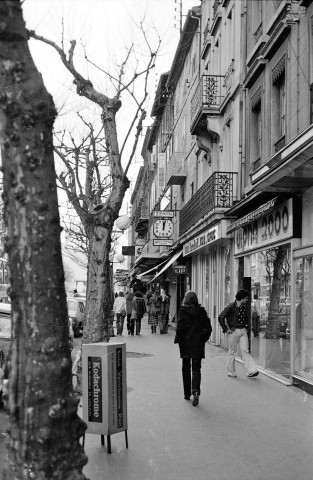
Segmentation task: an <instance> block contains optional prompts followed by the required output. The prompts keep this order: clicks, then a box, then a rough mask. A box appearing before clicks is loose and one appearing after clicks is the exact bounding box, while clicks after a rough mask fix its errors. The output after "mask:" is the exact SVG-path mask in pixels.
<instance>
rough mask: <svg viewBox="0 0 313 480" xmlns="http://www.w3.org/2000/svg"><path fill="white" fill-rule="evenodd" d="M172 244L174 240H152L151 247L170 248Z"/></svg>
mask: <svg viewBox="0 0 313 480" xmlns="http://www.w3.org/2000/svg"><path fill="white" fill-rule="evenodd" d="M173 243H174V240H172V239H168V240H166V239H160V240H155V239H154V240H153V245H154V246H155V247H160V246H163V247H165V246H166V247H171V246H172V245H173Z"/></svg>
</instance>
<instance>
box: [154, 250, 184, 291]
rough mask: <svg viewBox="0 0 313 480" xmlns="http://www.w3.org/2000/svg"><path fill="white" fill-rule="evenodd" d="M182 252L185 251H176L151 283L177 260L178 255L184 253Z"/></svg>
mask: <svg viewBox="0 0 313 480" xmlns="http://www.w3.org/2000/svg"><path fill="white" fill-rule="evenodd" d="M182 253H183V251H182V250H180V251H179V252H176V253H175V255H173V256H172V258H170V259H169V260H168V261H167V263H166V264H165V265H164V267H163V268H162V269H161V270H160V271H159V272H158V273H157V274H156V275H155V277H153V279H152V280H151V281H150V282H149V283H151V282H153V281H154V280H155V279H156V278H157V277H158V276H159V275H161V273H163V272H165V270H167V269H168V267H169V266H170V265H172V263H174V262H175V260H177V259H178V257H180V256H181V255H182Z"/></svg>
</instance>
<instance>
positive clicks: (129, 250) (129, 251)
mask: <svg viewBox="0 0 313 480" xmlns="http://www.w3.org/2000/svg"><path fill="white" fill-rule="evenodd" d="M122 255H135V245H130V246H127V247H122Z"/></svg>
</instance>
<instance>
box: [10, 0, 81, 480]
mask: <svg viewBox="0 0 313 480" xmlns="http://www.w3.org/2000/svg"><path fill="white" fill-rule="evenodd" d="M0 18H1V22H0V142H1V151H2V161H3V176H4V203H5V220H6V226H7V235H8V238H7V244H6V246H7V252H8V256H9V267H10V271H11V279H10V283H11V290H10V295H11V302H12V331H13V334H12V341H11V351H10V361H9V372H10V373H9V398H8V406H9V411H10V432H9V442H8V452H9V453H8V455H9V458H8V463H7V466H6V470H5V478H6V479H13V478H14V479H23V480H25V479H33V478H36V479H42V480H45V479H64V480H65V479H66V480H70V479H75V480H80V479H81V480H82V479H84V478H85V477H84V475H83V474H82V468H83V466H84V465H85V464H86V462H87V458H86V456H85V454H84V451H83V449H82V447H81V445H80V443H79V438H80V437H81V435H82V434H83V433H84V431H85V424H84V423H83V422H82V420H81V419H80V418H79V416H78V415H77V405H78V399H77V397H76V396H75V395H74V393H73V389H72V371H71V366H72V365H71V355H70V348H69V341H68V337H69V330H68V316H67V306H66V295H65V289H64V273H63V266H62V257H61V244H60V221H59V212H58V202H57V190H56V176H55V170H54V161H53V144H52V127H53V122H54V119H55V116H56V112H55V108H54V104H53V100H52V98H51V97H50V95H49V94H48V93H47V91H46V89H45V87H44V84H43V81H42V77H41V75H40V74H39V72H38V71H37V69H36V67H35V65H34V63H33V60H32V58H31V55H30V52H29V48H28V44H27V34H26V30H25V24H24V21H23V16H22V10H21V5H20V1H19V0H2V1H1V2H0Z"/></svg>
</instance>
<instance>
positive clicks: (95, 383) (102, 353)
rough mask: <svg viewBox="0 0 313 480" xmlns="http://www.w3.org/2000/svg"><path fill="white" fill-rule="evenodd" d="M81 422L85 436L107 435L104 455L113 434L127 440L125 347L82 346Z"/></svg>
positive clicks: (120, 345) (112, 345)
mask: <svg viewBox="0 0 313 480" xmlns="http://www.w3.org/2000/svg"><path fill="white" fill-rule="evenodd" d="M82 368H83V371H82V383H83V419H84V421H85V422H86V424H87V430H86V433H95V434H98V435H101V444H102V445H104V435H107V437H108V438H107V441H108V453H111V438H110V436H111V435H113V434H114V433H119V432H123V431H125V441H126V448H128V439H127V384H126V344H125V343H112V344H111V343H90V344H83V346H82Z"/></svg>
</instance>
